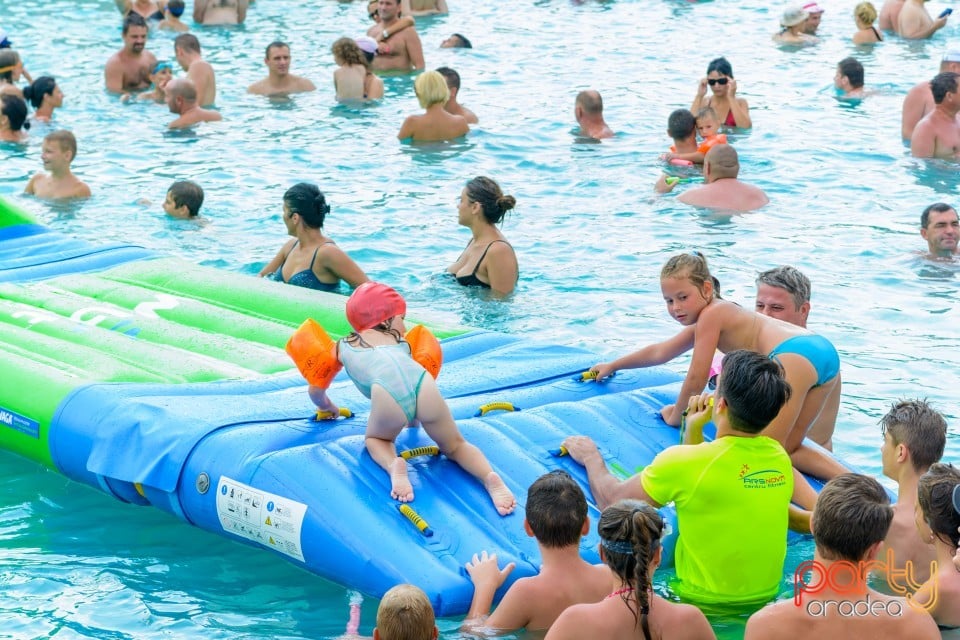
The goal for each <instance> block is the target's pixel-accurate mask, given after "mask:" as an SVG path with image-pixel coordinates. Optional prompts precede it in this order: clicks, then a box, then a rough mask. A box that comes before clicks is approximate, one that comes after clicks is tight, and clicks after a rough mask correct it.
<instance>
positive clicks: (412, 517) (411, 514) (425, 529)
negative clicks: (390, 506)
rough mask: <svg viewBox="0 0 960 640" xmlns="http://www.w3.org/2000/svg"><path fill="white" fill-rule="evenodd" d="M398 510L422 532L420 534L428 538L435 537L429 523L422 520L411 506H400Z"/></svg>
mask: <svg viewBox="0 0 960 640" xmlns="http://www.w3.org/2000/svg"><path fill="white" fill-rule="evenodd" d="M397 509H399V510H400V513H402V514H403V515H404V517H405V518H406V519H407V520H409V521H410V522H412V523H413V526H415V527H416V528H417V529H419V530H420V533H422V534H423V535H425V536H426V537H428V538H429V537H431V536H433V529H431V528H430V525H429V524H427V521H426V520H424V519H423V518H421V517H420V515H419V514H418V513H417V512H416V511H414V510H413V508H412V507H411V506H410V505H406V504H398V505H397Z"/></svg>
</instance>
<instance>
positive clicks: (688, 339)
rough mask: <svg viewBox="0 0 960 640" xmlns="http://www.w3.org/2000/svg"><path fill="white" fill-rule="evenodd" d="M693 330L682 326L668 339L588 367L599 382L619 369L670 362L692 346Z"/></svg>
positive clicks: (694, 328) (639, 367) (693, 328)
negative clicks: (681, 328)
mask: <svg viewBox="0 0 960 640" xmlns="http://www.w3.org/2000/svg"><path fill="white" fill-rule="evenodd" d="M695 330H696V327H695V326H692V327H684V329H683V330H682V331H681V332H680V333H678V334H677V335H675V336H673V337H672V338H670V339H669V340H664V341H663V342H657V343H656V344H650V345H647V346H645V347H643V348H642V349H639V350H637V351H634V352H633V353H628V354H627V355H625V356H623V357H622V358H617V359H616V360H614V361H613V362H601V363H600V364H595V365H593V366H592V367H590V371H593V372H595V373H596V374H597V381H598V382H599V381H600V380H603V379H604V378H606V377H608V376H610V375H612V374H613V373H614V372H616V371H619V370H620V369H641V368H643V367H652V366H655V365H658V364H664V363H665V362H670V361H671V360H673V359H674V358H676V357H677V356H679V355H680V354H681V353H686V352H687V351H689V350H690V349H692V348H693V343H694V335H695V334H694V331H695ZM704 384H706V381H704Z"/></svg>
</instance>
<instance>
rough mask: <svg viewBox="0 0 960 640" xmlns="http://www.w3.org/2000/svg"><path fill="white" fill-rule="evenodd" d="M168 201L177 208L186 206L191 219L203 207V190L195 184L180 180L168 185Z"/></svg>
mask: <svg viewBox="0 0 960 640" xmlns="http://www.w3.org/2000/svg"><path fill="white" fill-rule="evenodd" d="M169 193H170V199H171V200H173V204H175V205H176V206H177V208H179V207H183V206H186V207H187V213H189V214H190V217H191V218H195V217H197V215H199V214H200V207H201V206H202V205H203V189H202V188H201V187H200V185H198V184H197V183H196V182H190V181H189V180H181V181H179V182H174V183H173V184H172V185H170V189H169Z"/></svg>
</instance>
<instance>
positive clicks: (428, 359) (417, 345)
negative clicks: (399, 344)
mask: <svg viewBox="0 0 960 640" xmlns="http://www.w3.org/2000/svg"><path fill="white" fill-rule="evenodd" d="M404 339H405V340H406V341H407V343H408V344H409V345H410V353H411V355H413V359H414V360H416V361H417V362H419V363H420V365H421V366H422V367H423V368H424V369H426V370H427V371H429V372H430V375H432V376H433V377H434V378H436V377H437V376H438V375H440V366H441V365H442V364H443V351H442V350H441V349H440V342H439V341H438V340H437V338H436V336H434V335H433V334H432V333H430V329H427V328H426V327H425V326H423V325H422V324H418V325H417V326H415V327H414V328H413V329H410V331H408V332H407V335H406V336H405V337H404Z"/></svg>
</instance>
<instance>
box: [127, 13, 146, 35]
mask: <svg viewBox="0 0 960 640" xmlns="http://www.w3.org/2000/svg"><path fill="white" fill-rule="evenodd" d="M130 27H143V28H144V29H146V28H147V21H146V20H144V19H143V16H142V15H140V14H139V13H137V12H136V11H131V12H130V13H128V14H127V17H126V18H124V19H123V31H122V33H123V35H127V32H128V31H130Z"/></svg>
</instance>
